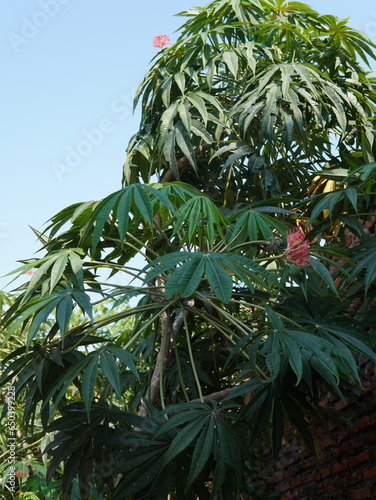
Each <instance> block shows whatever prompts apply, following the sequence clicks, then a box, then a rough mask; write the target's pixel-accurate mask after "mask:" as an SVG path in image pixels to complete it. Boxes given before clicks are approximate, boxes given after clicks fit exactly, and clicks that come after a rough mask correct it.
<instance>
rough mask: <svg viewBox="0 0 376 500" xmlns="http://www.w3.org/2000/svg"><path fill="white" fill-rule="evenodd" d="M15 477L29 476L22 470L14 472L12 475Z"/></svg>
mask: <svg viewBox="0 0 376 500" xmlns="http://www.w3.org/2000/svg"><path fill="white" fill-rule="evenodd" d="M14 475H15V476H16V477H29V474H28V473H27V472H25V471H24V470H16V472H15V473H14Z"/></svg>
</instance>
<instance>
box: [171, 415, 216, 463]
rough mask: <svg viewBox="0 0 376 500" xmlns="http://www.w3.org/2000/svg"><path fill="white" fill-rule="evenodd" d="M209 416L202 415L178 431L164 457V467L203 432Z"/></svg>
mask: <svg viewBox="0 0 376 500" xmlns="http://www.w3.org/2000/svg"><path fill="white" fill-rule="evenodd" d="M207 418H208V416H207V415H206V414H204V415H200V416H198V417H197V418H196V419H195V420H194V421H193V422H191V423H190V424H188V425H187V426H186V427H184V428H183V429H182V430H180V431H179V432H178V434H177V435H176V436H175V437H174V439H173V440H172V443H171V444H170V446H169V448H168V450H167V451H166V453H165V455H164V457H163V462H162V468H163V467H166V465H168V464H169V463H170V462H171V461H172V460H173V459H174V458H175V457H176V456H177V455H179V454H180V453H181V452H182V451H184V450H185V449H186V448H187V446H189V445H190V444H191V443H192V441H193V440H194V438H195V437H196V436H197V434H198V433H199V432H201V430H202V427H203V426H204V424H205V420H207Z"/></svg>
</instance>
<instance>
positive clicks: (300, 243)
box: [285, 227, 310, 266]
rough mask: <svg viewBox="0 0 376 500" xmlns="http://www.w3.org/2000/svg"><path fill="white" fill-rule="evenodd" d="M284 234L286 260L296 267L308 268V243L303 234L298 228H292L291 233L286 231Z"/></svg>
mask: <svg viewBox="0 0 376 500" xmlns="http://www.w3.org/2000/svg"><path fill="white" fill-rule="evenodd" d="M286 234H287V249H286V251H285V257H286V259H287V260H288V261H289V262H291V264H295V265H296V266H309V261H310V253H309V241H308V240H306V237H305V234H304V233H303V232H302V231H301V229H299V228H298V227H294V228H293V229H291V231H286Z"/></svg>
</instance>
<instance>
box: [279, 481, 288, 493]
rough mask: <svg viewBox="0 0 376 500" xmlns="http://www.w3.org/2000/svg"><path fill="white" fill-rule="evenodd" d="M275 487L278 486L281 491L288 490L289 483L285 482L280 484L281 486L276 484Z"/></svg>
mask: <svg viewBox="0 0 376 500" xmlns="http://www.w3.org/2000/svg"><path fill="white" fill-rule="evenodd" d="M277 488H278V491H280V492H281V493H283V492H284V491H288V490H289V489H290V483H289V482H287V483H285V484H282V485H281V486H277Z"/></svg>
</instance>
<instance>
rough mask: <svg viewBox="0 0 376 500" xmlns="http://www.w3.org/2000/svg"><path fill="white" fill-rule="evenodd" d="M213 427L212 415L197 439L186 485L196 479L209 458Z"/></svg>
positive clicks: (211, 448)
mask: <svg viewBox="0 0 376 500" xmlns="http://www.w3.org/2000/svg"><path fill="white" fill-rule="evenodd" d="M215 427H216V426H215V419H214V416H213V415H212V416H211V417H210V419H209V421H208V422H207V423H206V425H205V427H204V429H203V431H202V432H201V434H200V436H199V438H198V440H197V443H196V446H195V449H194V452H193V455H192V462H191V467H190V469H189V476H188V480H187V481H188V486H190V485H191V484H192V483H193V482H194V481H195V480H196V479H197V477H198V475H199V474H200V472H201V471H202V469H203V468H204V467H205V464H206V463H207V461H208V460H209V457H210V455H211V453H212V450H213V444H214V434H215Z"/></svg>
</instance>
